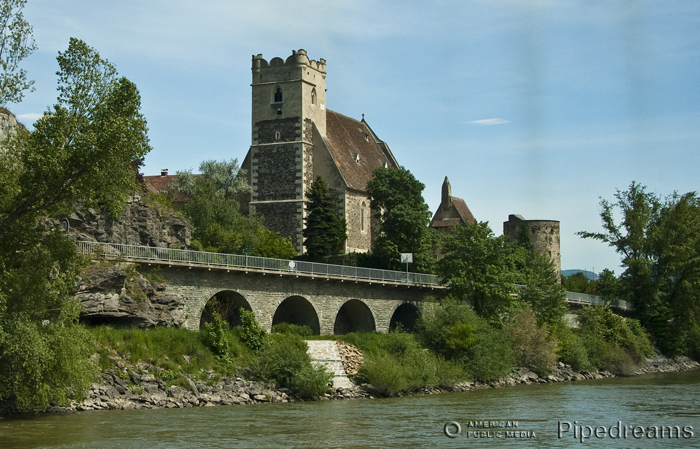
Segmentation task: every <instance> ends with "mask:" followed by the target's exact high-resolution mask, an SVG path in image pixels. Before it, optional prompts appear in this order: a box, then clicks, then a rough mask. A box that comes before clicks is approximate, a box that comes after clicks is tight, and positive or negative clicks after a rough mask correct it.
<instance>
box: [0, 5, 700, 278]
mask: <svg viewBox="0 0 700 449" xmlns="http://www.w3.org/2000/svg"><path fill="white" fill-rule="evenodd" d="M24 14H25V18H26V19H27V21H28V22H29V23H30V24H31V25H32V26H33V27H34V39H35V41H36V44H37V46H38V50H37V51H36V52H35V53H34V54H32V55H31V56H30V57H29V58H28V59H27V60H25V61H24V63H23V68H25V69H26V70H27V71H28V72H29V77H30V78H31V79H34V80H35V81H36V84H35V88H36V90H35V91H34V92H31V93H27V95H26V96H25V99H24V100H23V101H22V102H21V103H19V104H10V105H8V108H9V109H10V110H12V112H14V113H15V114H16V115H17V116H18V119H19V120H20V121H21V122H22V123H24V124H25V125H28V126H31V124H32V123H33V121H34V120H35V119H36V118H37V117H38V116H40V115H41V113H42V112H43V111H45V110H46V109H47V108H48V107H49V106H51V105H52V104H54V103H55V102H56V97H57V92H56V76H55V73H56V71H57V69H58V65H57V63H56V56H57V53H58V52H59V51H64V50H66V49H67V47H68V41H69V38H71V37H75V38H78V39H81V40H83V41H85V42H86V43H87V44H88V45H90V46H91V47H94V48H95V49H97V50H98V51H99V53H100V55H101V56H102V57H103V58H106V59H108V60H109V61H111V62H112V63H113V64H114V65H115V66H116V67H117V70H118V71H119V74H120V75H122V76H125V77H127V78H129V79H130V80H131V81H133V82H134V83H135V84H136V85H137V86H138V88H139V91H140V93H141V98H142V112H143V114H144V115H145V117H146V119H147V121H148V126H149V137H150V143H151V146H152V147H153V150H152V151H151V153H149V155H148V156H147V157H146V160H145V163H146V166H145V168H144V170H143V171H144V172H145V174H147V175H155V174H159V173H160V170H161V169H164V168H167V169H169V170H170V173H175V172H176V171H177V170H185V169H189V168H193V169H194V170H195V172H196V171H197V168H198V167H199V164H200V163H201V162H202V161H203V160H209V159H216V160H224V159H226V160H228V159H232V158H237V159H238V161H239V162H241V161H242V160H243V158H244V157H245V155H246V152H247V151H248V148H249V147H250V144H251V87H250V83H251V72H250V69H251V56H252V55H255V54H262V55H263V57H264V58H265V59H267V60H268V61H269V60H270V59H272V58H273V57H276V56H279V57H282V58H283V59H286V58H287V57H288V56H289V55H291V53H292V50H293V49H294V50H297V49H301V48H303V49H305V50H306V51H307V52H308V56H309V57H310V58H311V59H315V60H319V59H320V58H324V59H325V60H326V61H327V78H326V84H327V86H326V87H327V89H328V91H327V106H328V108H329V109H331V110H334V111H337V112H340V113H342V114H345V115H348V116H350V117H353V118H356V119H360V118H361V117H362V114H365V119H366V120H367V122H368V123H369V125H370V126H371V127H372V129H373V130H374V131H375V133H376V134H377V135H378V136H379V138H380V139H382V140H384V141H385V142H387V144H388V145H389V147H390V148H391V150H392V152H393V153H394V156H395V157H396V159H397V160H398V162H399V163H400V164H401V165H402V166H404V167H405V168H406V169H408V170H410V171H411V172H412V173H413V174H414V175H415V177H416V178H417V179H419V180H420V181H421V182H423V183H424V184H425V186H426V187H425V190H424V192H423V194H424V197H425V199H426V201H427V203H428V204H429V205H430V208H431V210H433V211H434V210H435V209H436V208H437V207H438V205H439V203H440V192H441V186H442V182H443V180H444V178H445V176H447V177H449V180H450V183H451V185H452V194H453V195H454V196H456V197H460V198H462V199H464V200H465V201H466V203H467V205H468V206H469V208H470V209H471V211H472V213H473V214H474V216H475V217H476V218H477V220H479V221H488V222H489V225H490V226H491V229H492V230H493V231H494V233H495V234H496V235H500V234H502V231H503V222H504V221H506V220H507V219H508V215H509V214H520V215H523V216H524V217H525V218H526V219H546V220H559V221H560V222H561V260H562V268H563V269H574V268H578V269H587V270H595V271H596V272H600V271H601V270H602V269H603V268H609V269H612V270H615V272H616V273H617V274H620V272H621V271H622V270H621V269H620V258H619V255H618V254H616V253H615V251H614V250H613V249H611V248H610V247H607V246H606V245H605V244H603V243H600V242H598V241H594V240H583V239H581V238H580V237H578V236H577V235H576V232H577V231H592V232H596V231H601V230H602V227H601V222H600V216H599V214H600V205H599V203H600V200H601V199H607V200H614V195H615V192H616V189H619V190H625V189H627V188H628V187H629V185H630V184H631V183H632V181H636V182H638V183H641V184H642V185H645V186H647V188H648V191H650V192H654V193H656V194H658V195H661V196H664V197H665V196H667V195H670V194H671V193H673V192H674V191H678V192H680V193H685V192H689V191H696V190H698V179H699V176H698V174H699V169H700V152H698V146H699V144H700V88H699V87H700V86H699V84H700V2H698V1H697V0H687V1H675V0H664V1H663V2H660V1H641V0H603V1H598V0H585V1H584V0H581V1H575V0H469V1H467V0H421V1H416V0H375V1H369V0H351V1H348V0H344V1H336V0H285V1H282V0H257V1H255V2H243V1H231V0H209V1H207V2H195V1H185V0H167V1H165V0H139V1H133V0H120V1H118V2H115V1H104V0H63V1H60V2H57V1H55V0H28V2H27V5H26V7H25V10H24Z"/></svg>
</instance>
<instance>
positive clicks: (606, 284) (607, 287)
mask: <svg viewBox="0 0 700 449" xmlns="http://www.w3.org/2000/svg"><path fill="white" fill-rule="evenodd" d="M595 291H596V294H597V295H598V296H604V297H606V298H613V299H614V298H618V297H619V296H620V284H619V282H618V279H617V276H615V272H614V271H612V270H608V269H607V268H605V269H604V270H603V271H601V272H600V273H598V279H597V280H596V281H595Z"/></svg>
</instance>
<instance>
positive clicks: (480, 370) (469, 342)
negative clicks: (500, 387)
mask: <svg viewBox="0 0 700 449" xmlns="http://www.w3.org/2000/svg"><path fill="white" fill-rule="evenodd" d="M417 328H418V335H419V338H420V339H421V341H422V342H423V344H424V345H425V346H427V347H428V348H430V349H432V350H433V351H435V352H436V353H437V355H439V356H442V357H444V358H445V359H447V360H453V361H455V362H459V363H460V364H461V365H462V367H463V368H464V370H465V371H466V372H467V373H468V374H469V375H471V376H472V377H473V378H475V379H477V380H480V381H487V380H491V379H496V378H499V377H504V376H506V375H507V374H508V373H509V372H510V370H511V367H512V360H513V356H512V349H511V346H510V342H509V341H508V339H507V337H506V334H505V331H503V330H501V329H497V328H494V327H492V326H490V325H489V324H488V322H487V321H486V320H485V319H483V318H481V317H480V316H478V315H477V314H476V312H474V310H473V309H472V308H471V307H469V305H467V304H465V303H463V302H459V301H454V300H445V301H443V303H442V304H439V305H435V306H434V307H432V308H429V309H427V310H426V311H425V312H424V313H423V316H422V317H421V319H420V320H418V323H417Z"/></svg>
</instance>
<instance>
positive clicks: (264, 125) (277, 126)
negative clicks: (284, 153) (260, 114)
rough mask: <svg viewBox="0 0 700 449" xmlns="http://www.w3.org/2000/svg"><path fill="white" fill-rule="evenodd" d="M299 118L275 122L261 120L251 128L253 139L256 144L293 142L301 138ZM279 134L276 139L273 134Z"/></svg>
mask: <svg viewBox="0 0 700 449" xmlns="http://www.w3.org/2000/svg"><path fill="white" fill-rule="evenodd" d="M300 122H301V118H299V117H289V118H281V119H275V120H262V121H259V122H257V123H255V126H254V127H253V139H254V141H255V142H256V143H272V142H294V141H296V140H299V139H300V138H301V129H300V127H301V123H300ZM276 132H279V134H280V137H279V139H277V138H276V137H275V133H276Z"/></svg>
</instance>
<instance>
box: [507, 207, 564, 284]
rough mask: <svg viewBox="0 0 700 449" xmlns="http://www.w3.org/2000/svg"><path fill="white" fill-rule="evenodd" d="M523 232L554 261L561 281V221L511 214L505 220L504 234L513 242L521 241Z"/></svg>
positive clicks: (538, 248)
mask: <svg viewBox="0 0 700 449" xmlns="http://www.w3.org/2000/svg"><path fill="white" fill-rule="evenodd" d="M523 232H526V233H527V236H528V237H529V239H530V242H531V243H532V247H533V248H534V249H535V251H537V252H539V253H540V254H544V255H545V256H547V257H549V258H550V259H551V260H552V262H554V268H555V270H556V276H557V282H561V253H560V246H559V221H557V220H526V219H525V218H523V216H522V215H509V216H508V221H504V222H503V235H505V236H507V237H508V241H510V242H511V243H516V242H518V241H520V239H521V236H522V233H523Z"/></svg>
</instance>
